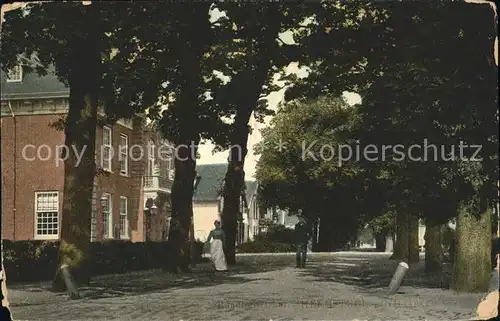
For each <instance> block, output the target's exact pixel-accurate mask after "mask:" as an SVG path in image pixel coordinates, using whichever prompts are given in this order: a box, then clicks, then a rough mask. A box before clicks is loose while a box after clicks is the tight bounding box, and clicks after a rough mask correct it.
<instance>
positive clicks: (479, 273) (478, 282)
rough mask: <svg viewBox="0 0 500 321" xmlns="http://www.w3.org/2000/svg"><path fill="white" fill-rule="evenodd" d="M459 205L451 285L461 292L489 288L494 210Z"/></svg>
mask: <svg viewBox="0 0 500 321" xmlns="http://www.w3.org/2000/svg"><path fill="white" fill-rule="evenodd" d="M484 208H485V209H483V210H482V213H479V215H477V213H474V212H473V211H474V210H471V209H469V208H466V207H461V208H460V209H459V213H458V218H457V228H456V239H457V247H456V254H455V265H454V271H453V281H452V288H453V289H454V290H455V291H458V292H469V293H470V292H486V291H487V290H488V286H489V283H490V276H491V270H492V268H491V258H490V255H491V253H490V252H491V210H490V209H489V208H488V207H487V206H484Z"/></svg>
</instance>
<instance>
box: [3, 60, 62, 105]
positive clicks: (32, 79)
mask: <svg viewBox="0 0 500 321" xmlns="http://www.w3.org/2000/svg"><path fill="white" fill-rule="evenodd" d="M54 71H55V69H54V67H53V66H52V67H49V68H47V75H45V76H39V75H38V74H37V73H36V72H32V73H24V70H23V74H22V81H20V82H7V77H6V76H7V75H6V73H5V72H4V71H3V70H2V71H1V72H0V84H1V90H2V94H1V98H2V99H35V98H57V97H69V88H68V87H66V86H65V85H64V84H63V83H62V82H60V81H59V79H58V78H57V76H56V75H55V73H54Z"/></svg>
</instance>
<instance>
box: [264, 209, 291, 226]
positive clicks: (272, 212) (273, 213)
mask: <svg viewBox="0 0 500 321" xmlns="http://www.w3.org/2000/svg"><path fill="white" fill-rule="evenodd" d="M262 218H265V219H267V220H270V221H272V222H273V223H274V224H280V225H284V226H286V227H288V228H295V224H297V223H298V222H299V218H298V216H297V215H289V211H288V210H282V209H279V208H277V207H273V208H268V209H266V212H265V213H262Z"/></svg>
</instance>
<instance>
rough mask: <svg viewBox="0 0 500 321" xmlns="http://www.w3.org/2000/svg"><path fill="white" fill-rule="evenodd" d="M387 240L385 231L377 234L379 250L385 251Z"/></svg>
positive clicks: (376, 243)
mask: <svg viewBox="0 0 500 321" xmlns="http://www.w3.org/2000/svg"><path fill="white" fill-rule="evenodd" d="M386 241H387V240H386V234H385V233H380V234H378V235H376V236H375V247H376V249H377V252H385V246H386Z"/></svg>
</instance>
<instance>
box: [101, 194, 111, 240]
mask: <svg viewBox="0 0 500 321" xmlns="http://www.w3.org/2000/svg"><path fill="white" fill-rule="evenodd" d="M101 204H102V208H101V213H102V237H103V238H108V239H109V238H112V237H113V235H112V233H113V228H112V226H113V225H112V224H113V206H112V203H111V195H109V194H103V195H102V203H101Z"/></svg>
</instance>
